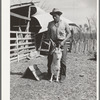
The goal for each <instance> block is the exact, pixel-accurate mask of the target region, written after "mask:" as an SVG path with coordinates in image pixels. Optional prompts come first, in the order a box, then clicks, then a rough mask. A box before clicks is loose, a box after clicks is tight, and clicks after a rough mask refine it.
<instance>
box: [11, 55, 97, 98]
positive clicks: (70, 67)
mask: <svg viewBox="0 0 100 100" xmlns="http://www.w3.org/2000/svg"><path fill="white" fill-rule="evenodd" d="M90 58H91V56H86V55H83V54H75V53H68V59H67V69H66V71H67V75H66V80H65V81H64V82H63V83H57V82H52V83H51V82H49V81H48V80H41V81H36V80H32V79H25V78H21V77H22V74H23V73H24V72H25V70H26V69H27V68H28V66H29V65H32V64H37V65H38V67H39V69H40V70H41V72H47V66H46V63H47V58H46V57H39V58H34V59H32V60H27V59H25V60H21V61H20V62H19V63H18V62H15V63H11V70H10V71H11V74H10V75H11V76H10V100H96V98H97V97H96V81H97V80H96V73H97V72H96V65H97V62H96V61H94V60H89V59H90Z"/></svg>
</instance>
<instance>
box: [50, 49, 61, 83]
mask: <svg viewBox="0 0 100 100" xmlns="http://www.w3.org/2000/svg"><path fill="white" fill-rule="evenodd" d="M57 50H58V51H56V50H55V51H56V52H54V53H53V61H52V64H51V78H50V81H51V82H52V80H53V76H54V75H56V81H57V82H58V81H59V75H60V67H61V66H60V61H61V57H62V51H61V49H58V48H57Z"/></svg>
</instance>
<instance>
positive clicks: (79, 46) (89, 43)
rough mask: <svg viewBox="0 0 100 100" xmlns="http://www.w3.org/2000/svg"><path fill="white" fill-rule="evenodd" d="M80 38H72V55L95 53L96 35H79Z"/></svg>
mask: <svg viewBox="0 0 100 100" xmlns="http://www.w3.org/2000/svg"><path fill="white" fill-rule="evenodd" d="M80 35H81V36H76V38H77V39H76V38H75V37H73V43H72V52H74V53H84V54H88V53H93V52H96V51H97V38H96V33H92V34H91V35H90V34H81V33H80ZM91 36H92V37H91ZM78 37H79V38H78Z"/></svg>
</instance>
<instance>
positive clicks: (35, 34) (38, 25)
mask: <svg viewBox="0 0 100 100" xmlns="http://www.w3.org/2000/svg"><path fill="white" fill-rule="evenodd" d="M62 19H63V20H65V21H66V22H67V23H68V24H69V26H76V24H75V23H73V22H71V21H70V20H68V19H66V18H64V17H62ZM52 20H53V19H52V16H51V15H50V14H49V13H46V12H45V11H43V10H42V9H40V8H39V7H36V6H35V5H34V3H31V2H30V3H23V4H16V5H12V6H11V8H10V22H11V23H10V30H11V31H10V60H11V62H14V61H20V60H21V59H24V58H25V57H27V56H28V55H29V53H30V51H36V50H38V49H39V47H40V45H41V42H42V39H43V35H44V34H45V33H46V32H47V25H48V23H49V22H50V21H52ZM67 43H68V46H69V48H70V43H71V41H67Z"/></svg>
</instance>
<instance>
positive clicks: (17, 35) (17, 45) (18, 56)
mask: <svg viewBox="0 0 100 100" xmlns="http://www.w3.org/2000/svg"><path fill="white" fill-rule="evenodd" d="M16 45H17V61H18V62H19V52H18V33H17V32H16Z"/></svg>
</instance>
